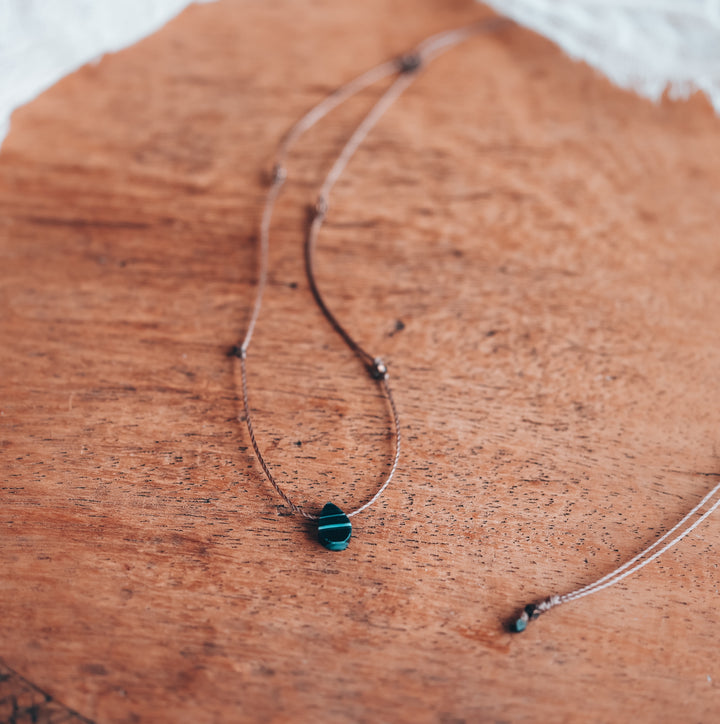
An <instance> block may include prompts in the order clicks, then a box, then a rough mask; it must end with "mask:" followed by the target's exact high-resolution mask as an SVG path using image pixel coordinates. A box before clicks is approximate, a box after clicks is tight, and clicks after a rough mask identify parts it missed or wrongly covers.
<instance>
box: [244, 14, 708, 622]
mask: <svg viewBox="0 0 720 724" xmlns="http://www.w3.org/2000/svg"><path fill="white" fill-rule="evenodd" d="M508 22H509V21H506V20H504V19H500V18H493V19H491V20H489V21H483V22H480V23H476V24H474V25H470V26H467V27H465V28H459V29H456V30H451V31H448V32H444V33H439V34H437V35H433V36H431V37H429V38H427V39H426V40H424V41H423V42H421V43H420V44H419V45H418V46H417V47H416V48H415V49H414V50H413V51H412V52H411V53H409V54H407V55H404V56H402V57H400V58H399V59H397V60H394V61H389V62H386V63H382V64H380V65H378V66H376V67H375V68H373V69H371V70H369V71H367V72H366V73H364V74H362V75H360V76H358V77H357V78H355V79H354V80H352V81H350V82H349V83H347V84H345V85H343V86H340V87H339V88H338V89H337V90H335V91H334V92H333V93H331V94H330V95H329V96H327V97H326V98H325V99H324V100H322V101H321V102H320V103H318V104H317V105H316V106H315V107H314V108H312V109H311V110H310V111H309V112H308V113H306V114H305V115H304V116H303V117H302V118H301V119H300V120H299V121H298V122H297V123H296V124H295V125H294V126H293V127H292V128H291V129H290V131H289V132H288V133H287V134H286V136H285V137H284V139H283V140H282V141H281V143H280V145H279V148H278V151H277V153H276V157H275V165H274V167H273V172H272V181H271V185H270V188H269V190H268V193H267V196H266V200H265V205H264V208H263V213H262V218H261V223H260V255H259V256H260V260H259V273H258V284H257V290H256V294H255V302H254V305H253V310H252V313H251V316H250V322H249V324H248V327H247V332H246V334H245V338H244V339H243V342H242V344H240V345H238V346H235V347H233V348H232V351H231V353H232V354H233V356H235V357H237V358H238V359H239V360H240V370H241V376H242V398H243V407H244V411H245V422H246V424H247V429H248V433H249V436H250V440H251V442H252V446H253V450H254V452H255V455H256V457H257V460H258V462H259V463H260V467H261V468H262V470H263V472H264V473H265V476H266V478H267V479H268V481H269V482H270V484H271V485H272V487H273V488H274V489H275V491H276V492H277V493H278V495H280V497H281V498H282V500H283V501H284V502H285V503H286V504H287V505H288V506H289V507H290V509H291V510H292V511H293V512H294V513H298V514H300V515H302V516H304V517H305V518H308V519H310V520H313V521H317V522H318V539H319V541H320V543H322V545H324V546H325V547H326V548H328V549H329V550H344V549H345V548H346V547H347V545H348V542H349V540H350V536H351V533H352V525H351V523H350V518H351V517H353V516H355V515H357V514H358V513H361V512H362V511H364V510H366V509H367V508H369V507H370V506H371V505H372V504H373V503H374V502H375V501H376V500H377V499H378V498H379V497H380V496H381V495H382V493H383V492H384V491H385V489H386V488H387V486H388V485H389V484H390V481H391V480H392V478H393V476H394V474H395V471H396V469H397V466H398V461H399V459H400V441H401V432H400V420H399V415H398V411H397V407H396V405H395V401H394V398H393V395H392V392H391V389H390V384H389V381H388V378H389V375H388V369H387V366H386V365H385V363H384V362H383V361H382V359H381V358H380V357H374V356H373V355H371V354H370V353H369V352H367V351H366V350H365V349H364V348H363V347H362V346H361V345H360V344H359V343H358V342H357V341H356V340H355V339H354V338H353V337H352V336H351V335H350V333H349V332H348V331H347V330H346V329H345V328H344V327H343V326H342V325H341V323H340V322H339V320H338V319H337V317H336V316H335V315H334V314H333V313H332V311H331V310H330V308H329V306H328V305H327V303H326V302H325V299H324V297H323V295H322V293H321V291H320V288H319V286H318V284H317V282H316V279H315V271H314V254H315V246H316V242H317V238H318V234H319V232H320V229H321V227H322V224H323V221H324V219H325V216H326V214H327V212H328V198H329V196H330V192H331V191H332V188H333V187H334V185H335V184H336V182H337V181H338V179H339V178H340V176H341V175H342V173H343V171H344V170H345V167H346V166H347V164H348V163H349V161H350V159H351V157H352V156H353V154H354V153H355V151H357V149H358V148H359V147H360V145H361V144H362V142H363V141H364V139H365V138H366V136H367V135H368V133H369V132H370V131H371V130H372V128H373V126H374V125H375V124H376V123H377V122H378V120H379V119H380V118H381V117H382V115H383V114H384V113H385V112H386V111H387V109H388V108H389V107H390V106H391V105H392V104H393V103H394V102H395V101H396V100H397V99H398V98H399V97H400V95H401V94H402V93H403V91H404V90H406V88H408V87H409V86H410V85H411V84H412V82H413V81H414V79H415V77H416V75H417V71H419V70H420V69H421V68H422V67H423V66H424V65H426V64H427V63H428V62H430V61H431V60H433V59H434V58H435V57H436V56H438V55H440V54H441V53H443V52H445V51H446V50H449V49H450V48H452V47H454V46H455V45H457V44H458V43H461V42H463V41H464V40H467V39H468V38H470V37H472V36H474V35H477V34H479V33H481V32H487V31H490V30H494V29H496V28H498V27H500V26H501V25H505V24H507V23H508ZM390 75H397V78H396V79H395V80H394V82H393V83H392V85H390V87H389V88H388V89H387V90H386V91H385V92H384V93H383V94H382V96H381V97H380V99H379V100H378V101H377V102H376V103H375V105H374V106H373V107H372V108H371V110H370V111H369V113H368V114H367V115H366V116H365V118H364V119H363V120H362V121H361V122H360V124H359V125H358V126H357V127H356V129H355V130H354V131H353V133H352V134H351V136H350V138H349V139H348V141H347V142H346V144H345V146H344V147H343V148H342V150H341V152H340V154H339V155H338V157H337V159H336V160H335V162H334V163H333V165H332V167H331V169H330V171H329V172H328V174H327V176H326V177H325V180H324V181H323V183H322V185H321V187H320V191H319V194H318V197H317V201H316V203H315V205H314V206H313V207H312V209H311V216H310V222H309V225H308V229H307V234H306V238H305V272H306V275H307V279H308V283H309V286H310V290H311V292H312V294H313V298H314V300H315V302H316V304H317V305H318V307H319V308H320V310H321V311H322V313H323V314H324V316H325V317H326V318H327V320H328V321H329V322H330V324H331V325H332V327H333V328H334V329H335V331H336V332H337V333H338V334H339V335H340V337H341V338H342V339H343V341H344V342H345V343H346V344H347V345H348V347H349V348H350V349H351V350H352V351H353V352H354V353H355V355H356V356H357V357H358V358H359V359H360V361H361V362H362V363H363V365H364V366H365V368H366V369H367V371H368V372H369V373H370V376H371V377H372V378H373V379H375V380H376V381H377V382H378V383H379V384H380V386H381V389H382V391H383V393H384V396H385V398H386V399H387V402H388V406H389V410H390V417H391V420H392V426H393V431H394V435H395V454H394V457H393V460H392V465H391V468H390V472H389V474H388V475H387V477H386V478H385V481H384V482H383V483H382V484H381V485H380V487H379V488H378V490H377V492H376V493H375V494H374V495H373V496H372V497H371V498H370V499H369V500H368V501H367V502H365V503H363V504H362V505H360V506H359V507H356V508H354V509H352V510H351V511H350V512H348V513H347V514H346V513H344V512H343V511H342V510H341V509H340V508H339V507H338V506H337V505H335V504H334V503H327V504H326V505H325V506H324V508H323V509H322V511H321V512H320V514H319V515H314V514H312V513H310V512H308V511H307V510H305V508H303V507H302V506H299V505H297V504H295V503H294V502H293V501H292V500H291V499H290V498H289V496H288V495H287V494H286V493H285V491H284V490H283V489H282V487H281V486H280V484H279V483H278V482H277V481H276V479H275V477H274V476H273V474H272V473H271V471H270V469H269V467H268V465H267V463H266V461H265V458H264V457H263V455H262V453H261V451H260V448H259V445H258V443H257V439H256V437H255V432H254V429H253V425H252V418H251V410H250V402H249V395H248V384H247V354H248V349H249V347H250V342H251V339H252V336H253V332H254V330H255V326H256V324H257V321H258V317H259V315H260V308H261V304H262V297H263V292H264V290H265V286H266V283H267V271H268V250H269V232H270V222H271V220H272V212H273V208H274V204H275V201H276V200H277V197H278V194H279V192H280V189H281V187H282V185H283V183H284V182H285V180H286V178H287V172H286V169H285V161H286V159H287V156H288V153H289V151H290V148H291V147H292V146H293V145H294V143H295V142H296V141H297V140H298V139H299V138H300V136H302V135H303V133H305V131H307V130H308V129H309V128H311V127H312V126H314V125H315V124H316V123H317V122H318V121H320V120H321V119H322V118H323V117H324V116H325V115H327V114H328V113H329V112H330V111H331V110H333V109H334V108H336V107H337V106H339V105H341V104H342V103H343V102H345V101H346V100H348V99H349V98H351V97H352V96H354V95H355V94H357V93H358V92H360V91H361V90H363V89H365V88H367V87H369V86H371V85H373V84H374V83H376V82H378V81H379V80H381V79H383V78H386V77H388V76H390ZM718 507H720V483H719V484H718V485H716V486H715V487H714V488H713V489H712V490H711V491H710V492H709V493H708V494H707V495H706V496H705V497H704V498H703V499H702V500H701V501H700V502H699V503H698V504H697V505H696V506H695V507H694V508H693V509H692V510H691V511H690V512H689V513H688V514H687V515H686V516H685V517H683V518H682V519H681V520H680V522H678V523H677V524H676V525H675V526H673V527H672V528H671V529H670V530H668V531H667V532H666V533H665V534H664V535H662V536H661V537H660V538H658V539H657V540H656V541H655V542H654V543H653V544H651V545H650V546H648V547H647V548H646V549H645V550H643V551H642V552H640V553H638V554H637V555H636V556H634V557H633V558H631V559H630V560H629V561H627V562H626V563H624V564H623V565H621V566H619V567H618V568H616V569H615V570H614V571H612V572H610V573H608V574H607V575H604V576H602V577H601V578H599V579H598V580H596V581H594V582H593V583H590V584H588V585H585V586H582V587H580V588H578V589H576V590H574V591H571V592H570V593H566V594H562V595H552V596H549V597H548V598H546V599H544V600H542V601H540V602H539V603H531V604H528V605H526V606H525V607H524V608H523V609H522V610H521V612H520V613H519V615H517V616H516V617H514V618H513V619H512V620H511V622H510V623H509V630H510V631H512V632H515V633H519V632H521V631H524V630H525V629H526V628H527V625H528V623H529V622H530V621H533V620H535V619H537V618H538V617H539V616H540V615H541V614H542V613H545V612H546V611H549V610H551V609H552V608H555V607H557V606H559V605H561V604H563V603H569V602H570V601H575V600H577V599H580V598H583V597H585V596H589V595H591V594H593V593H598V592H600V591H602V590H604V589H606V588H609V587H610V586H613V585H615V584H616V583H618V582H619V581H621V580H623V579H624V578H627V577H628V576H630V575H632V574H633V573H635V572H637V571H639V570H640V569H641V568H643V567H644V566H646V565H647V564H648V563H650V562H652V561H654V560H655V559H656V558H658V557H659V556H661V555H662V554H663V553H664V552H665V551H667V550H669V549H670V548H672V547H673V546H674V545H676V544H677V543H679V542H680V541H681V540H682V539H683V538H684V537H685V536H686V535H688V534H689V533H690V532H692V531H693V530H694V529H695V528H697V527H698V526H699V525H700V524H701V523H702V522H703V521H704V520H705V519H706V518H707V517H708V516H709V515H711V514H712V513H713V512H714V511H715V510H716V509H717V508H718ZM696 516H697V517H696ZM693 518H694V520H693Z"/></svg>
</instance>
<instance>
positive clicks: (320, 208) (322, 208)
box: [313, 196, 328, 220]
mask: <svg viewBox="0 0 720 724" xmlns="http://www.w3.org/2000/svg"><path fill="white" fill-rule="evenodd" d="M313 212H314V214H315V218H316V219H321V220H322V219H324V218H325V214H327V212H328V202H327V200H326V199H325V197H324V196H318V198H317V201H316V202H315V206H314V207H313Z"/></svg>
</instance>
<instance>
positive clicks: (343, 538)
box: [318, 503, 352, 551]
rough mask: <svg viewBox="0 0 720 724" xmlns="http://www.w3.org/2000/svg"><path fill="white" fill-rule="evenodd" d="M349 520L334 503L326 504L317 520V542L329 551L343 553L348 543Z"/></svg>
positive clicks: (350, 532)
mask: <svg viewBox="0 0 720 724" xmlns="http://www.w3.org/2000/svg"><path fill="white" fill-rule="evenodd" d="M351 535H352V523H351V522H350V518H348V517H347V515H345V513H343V512H342V510H340V508H338V507H337V505H335V504H334V503H326V505H325V507H324V508H323V509H322V512H321V513H320V518H319V519H318V540H319V541H320V543H322V544H323V545H324V546H325V548H327V549H328V550H329V551H344V550H345V549H346V548H347V547H348V543H349V542H350V536H351Z"/></svg>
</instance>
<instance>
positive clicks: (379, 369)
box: [368, 357, 388, 380]
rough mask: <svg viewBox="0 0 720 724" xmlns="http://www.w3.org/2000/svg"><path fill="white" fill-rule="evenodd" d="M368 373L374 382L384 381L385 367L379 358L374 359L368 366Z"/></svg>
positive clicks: (386, 374) (385, 375) (386, 371)
mask: <svg viewBox="0 0 720 724" xmlns="http://www.w3.org/2000/svg"><path fill="white" fill-rule="evenodd" d="M368 371H369V372H370V376H371V377H372V378H373V379H374V380H384V379H385V378H386V377H387V376H388V369H387V365H386V364H385V363H384V362H383V361H382V360H381V359H380V358H379V357H376V358H375V359H374V360H373V363H372V364H371V365H368Z"/></svg>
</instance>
